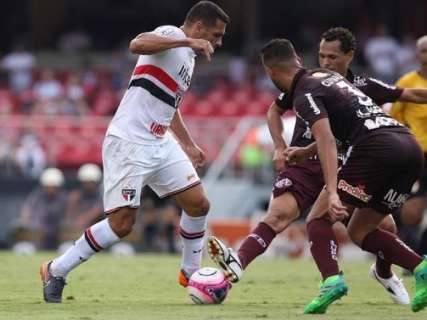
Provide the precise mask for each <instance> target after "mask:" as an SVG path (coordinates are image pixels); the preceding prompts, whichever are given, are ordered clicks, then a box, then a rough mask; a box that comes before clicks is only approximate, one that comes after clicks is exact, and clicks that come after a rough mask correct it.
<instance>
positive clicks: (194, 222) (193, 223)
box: [179, 211, 206, 275]
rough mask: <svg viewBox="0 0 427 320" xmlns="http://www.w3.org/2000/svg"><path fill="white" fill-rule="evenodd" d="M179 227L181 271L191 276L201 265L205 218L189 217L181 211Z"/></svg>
mask: <svg viewBox="0 0 427 320" xmlns="http://www.w3.org/2000/svg"><path fill="white" fill-rule="evenodd" d="M179 226H180V228H179V233H180V235H181V239H182V261H181V269H183V270H184V271H185V272H187V273H189V274H190V275H191V274H193V273H194V271H196V270H197V269H199V268H200V266H201V264H202V253H203V251H202V250H203V245H204V240H205V239H204V238H205V230H206V216H201V217H190V216H189V215H187V214H186V213H185V212H184V211H183V212H182V215H181V221H180V223H179Z"/></svg>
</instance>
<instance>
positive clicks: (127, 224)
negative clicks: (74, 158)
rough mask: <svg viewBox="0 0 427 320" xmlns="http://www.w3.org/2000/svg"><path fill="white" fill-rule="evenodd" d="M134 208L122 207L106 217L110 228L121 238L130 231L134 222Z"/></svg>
mask: <svg viewBox="0 0 427 320" xmlns="http://www.w3.org/2000/svg"><path fill="white" fill-rule="evenodd" d="M135 219H136V210H134V209H130V208H122V209H120V210H118V211H117V212H115V213H113V214H112V215H110V216H109V217H108V222H109V223H110V226H111V229H112V230H113V231H114V233H116V234H117V236H118V237H120V238H123V237H125V236H127V235H128V234H129V233H131V232H132V228H133V225H134V224H135Z"/></svg>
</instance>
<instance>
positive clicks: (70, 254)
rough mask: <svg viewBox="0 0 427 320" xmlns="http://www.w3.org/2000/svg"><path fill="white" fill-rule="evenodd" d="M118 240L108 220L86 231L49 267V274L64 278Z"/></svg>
mask: <svg viewBox="0 0 427 320" xmlns="http://www.w3.org/2000/svg"><path fill="white" fill-rule="evenodd" d="M118 241H120V238H119V237H118V236H117V235H116V234H115V233H114V231H113V230H112V229H111V227H110V224H109V223H108V218H106V219H104V220H102V221H100V222H98V223H97V224H94V225H93V226H91V227H89V228H87V229H86V231H85V232H84V233H83V235H82V236H81V237H80V238H79V239H78V240H77V241H76V242H75V243H74V245H73V246H72V247H71V248H69V249H68V250H67V251H66V252H64V254H63V255H62V256H60V257H58V258H56V259H55V260H53V262H52V264H51V265H50V272H51V273H52V275H53V276H55V277H64V278H65V277H66V276H67V274H68V273H69V272H70V271H71V270H73V269H74V268H75V267H77V266H78V265H80V264H81V263H83V262H85V261H86V260H88V259H89V258H90V257H91V256H92V255H93V254H95V253H96V252H99V251H101V250H103V249H106V248H108V247H110V246H111V245H113V244H114V243H116V242H118Z"/></svg>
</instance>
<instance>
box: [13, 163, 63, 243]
mask: <svg viewBox="0 0 427 320" xmlns="http://www.w3.org/2000/svg"><path fill="white" fill-rule="evenodd" d="M64 182H65V180H64V175H63V174H62V172H61V170H59V169H58V168H48V169H46V170H44V171H43V173H42V175H41V176H40V186H39V187H38V188H37V189H36V190H34V191H33V192H31V194H30V195H29V196H28V198H27V199H26V200H25V202H24V204H23V206H22V210H21V215H20V227H21V232H22V233H21V235H17V237H18V239H19V238H21V240H31V241H33V242H34V243H35V244H36V246H37V248H38V249H42V250H52V249H56V248H57V247H58V242H59V233H60V226H61V224H62V222H63V220H64V217H65V207H66V203H67V195H66V193H65V191H64V190H63V189H62V186H63V185H64Z"/></svg>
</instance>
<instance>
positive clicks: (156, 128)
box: [150, 122, 168, 137]
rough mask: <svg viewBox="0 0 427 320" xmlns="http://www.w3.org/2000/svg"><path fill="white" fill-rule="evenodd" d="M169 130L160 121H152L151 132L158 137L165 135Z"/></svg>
mask: <svg viewBox="0 0 427 320" xmlns="http://www.w3.org/2000/svg"><path fill="white" fill-rule="evenodd" d="M167 130H168V127H167V126H164V125H161V124H160V123H155V122H153V123H151V126H150V132H151V133H152V134H153V135H154V136H156V137H163V136H164V135H165V133H166V131H167Z"/></svg>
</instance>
